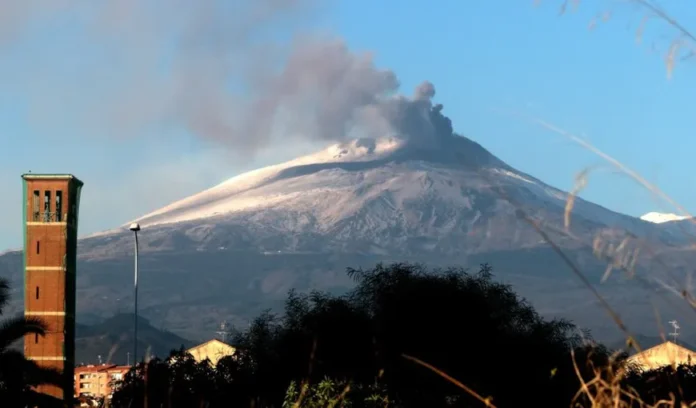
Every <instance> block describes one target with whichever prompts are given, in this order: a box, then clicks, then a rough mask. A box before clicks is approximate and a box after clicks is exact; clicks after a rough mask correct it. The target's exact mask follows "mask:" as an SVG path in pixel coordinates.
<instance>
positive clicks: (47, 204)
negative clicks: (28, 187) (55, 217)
mask: <svg viewBox="0 0 696 408" xmlns="http://www.w3.org/2000/svg"><path fill="white" fill-rule="evenodd" d="M43 212H44V220H43V221H44V222H50V221H51V192H50V191H48V190H46V191H44V208H43Z"/></svg>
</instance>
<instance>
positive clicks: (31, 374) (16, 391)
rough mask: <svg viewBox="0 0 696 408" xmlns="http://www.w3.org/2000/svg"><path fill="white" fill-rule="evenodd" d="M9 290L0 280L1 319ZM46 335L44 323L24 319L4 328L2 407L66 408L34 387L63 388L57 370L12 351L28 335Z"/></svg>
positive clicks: (0, 336)
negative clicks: (57, 407)
mask: <svg viewBox="0 0 696 408" xmlns="http://www.w3.org/2000/svg"><path fill="white" fill-rule="evenodd" d="M9 289H10V287H9V284H8V282H7V280H6V279H4V278H0V315H1V314H2V311H3V309H4V307H5V306H6V305H7V302H8V301H9V299H10V296H9ZM45 331H46V326H45V324H44V323H43V321H41V320H40V319H35V318H30V317H24V316H18V317H12V318H6V319H5V320H4V321H3V322H2V323H1V324H0V406H2V407H25V406H33V405H39V406H41V407H49V406H62V403H61V402H60V401H58V400H56V399H53V398H50V397H45V396H42V395H39V394H37V393H35V392H34V391H33V390H32V389H31V387H33V386H37V385H39V384H53V385H61V384H63V381H64V378H63V376H62V375H61V374H60V373H59V372H57V371H55V370H50V369H45V368H42V367H39V366H38V365H37V364H36V363H34V362H33V361H31V360H27V359H26V358H25V357H24V354H23V353H22V352H21V351H18V350H14V349H12V348H11V346H12V345H13V344H15V343H17V342H19V341H21V340H22V338H23V337H24V336H25V335H28V334H37V335H39V336H42V337H43V336H44V334H45ZM32 404H33V405H32Z"/></svg>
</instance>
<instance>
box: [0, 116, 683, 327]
mask: <svg viewBox="0 0 696 408" xmlns="http://www.w3.org/2000/svg"><path fill="white" fill-rule="evenodd" d="M438 112H439V111H437V110H436V111H435V113H438ZM445 134H446V135H447V136H446V137H438V138H435V139H432V138H431V139H430V140H429V141H428V143H423V142H422V141H421V140H417V139H414V138H410V139H409V138H399V137H383V138H370V139H367V138H364V139H354V140H348V141H343V142H340V143H334V144H332V145H330V146H329V147H327V148H325V149H323V150H321V151H319V152H316V153H314V154H310V155H308V156H304V157H300V158H297V159H294V160H291V161H288V162H285V163H282V164H277V165H273V166H269V167H265V168H261V169H258V170H255V171H251V172H248V173H244V174H241V175H238V176H236V177H233V178H231V179H229V180H227V181H225V182H223V183H222V184H219V185H217V186H215V187H212V188H210V189H208V190H205V191H203V192H201V193H199V194H195V195H193V196H190V197H187V198H185V199H183V200H180V201H177V202H174V203H172V204H170V205H168V206H166V207H163V208H161V209H159V210H156V211H154V212H151V213H149V214H146V215H144V216H143V217H140V218H139V219H137V220H134V221H137V222H139V223H140V224H141V226H142V232H141V233H140V235H139V236H140V238H141V241H140V242H141V251H142V252H141V255H142V256H141V286H140V287H141V289H140V290H141V296H142V297H141V299H142V300H141V304H142V309H141V313H142V314H143V316H145V317H146V318H148V319H149V320H150V321H151V322H153V324H154V325H157V326H158V327H166V328H167V329H168V330H171V331H173V332H175V333H177V334H179V335H181V336H183V337H185V338H189V339H192V340H197V339H201V340H202V339H205V338H207V337H210V335H211V334H212V332H213V331H214V330H215V329H216V328H217V327H218V326H219V323H220V322H221V321H222V320H227V321H229V322H231V323H233V324H237V325H244V324H246V322H248V320H249V319H250V318H252V317H254V316H255V315H256V314H258V313H259V312H261V311H262V310H265V309H266V308H279V307H281V306H282V301H283V299H284V297H285V295H286V294H287V291H288V290H290V289H292V288H296V289H298V290H300V291H302V290H308V289H322V290H328V291H334V292H340V291H343V290H346V288H348V287H349V286H350V285H351V284H352V282H351V281H350V280H349V279H348V278H347V277H346V276H345V273H344V271H345V268H346V267H360V266H367V267H369V266H374V265H375V264H376V263H378V262H405V261H406V262H422V263H426V264H429V265H432V266H434V267H439V266H453V265H457V266H468V267H471V268H473V269H476V268H477V267H478V265H479V264H480V263H484V262H486V263H489V264H491V265H492V267H493V268H494V274H495V276H496V277H497V278H498V279H501V280H503V281H505V282H508V283H510V284H512V285H514V289H515V290H517V291H518V292H519V293H521V294H522V295H523V296H525V297H526V298H527V299H528V300H529V301H531V302H532V304H533V305H535V306H536V307H537V309H538V310H539V311H540V312H541V313H542V314H545V315H548V316H553V317H566V318H570V319H572V320H573V321H575V322H576V323H577V324H579V325H581V326H583V327H586V328H589V329H591V330H593V331H594V333H595V335H596V336H597V337H598V338H611V336H619V335H620V333H619V332H618V331H617V329H616V326H615V324H614V323H613V322H612V321H611V320H610V319H609V318H607V317H606V313H604V311H602V310H601V307H600V306H599V305H598V303H597V301H596V299H595V298H594V297H593V296H592V295H591V294H590V292H589V291H588V290H587V288H586V287H584V286H583V285H582V284H581V283H580V281H579V280H577V279H576V277H575V276H574V272H572V270H571V269H570V268H569V266H568V265H567V263H566V262H565V260H563V259H562V258H561V257H560V256H559V254H558V251H559V250H560V251H562V252H563V253H564V255H565V256H567V257H568V258H569V259H570V260H571V261H572V263H573V265H574V266H575V267H576V268H579V269H580V270H581V271H582V273H583V274H585V275H586V276H587V277H588V279H590V281H591V282H592V283H593V284H596V285H599V286H600V292H601V293H602V294H603V296H605V297H606V298H607V299H608V300H609V301H610V303H611V304H612V305H613V307H615V308H616V309H617V310H624V309H625V312H624V313H623V314H622V316H623V317H624V319H625V320H626V323H627V324H629V323H630V324H629V327H630V326H631V324H632V325H633V327H634V328H635V330H636V331H638V332H643V333H645V334H650V335H652V334H654V333H655V330H656V329H655V325H654V321H652V320H651V319H647V320H646V319H645V315H649V316H652V315H654V305H655V302H656V301H658V302H662V303H660V304H663V305H667V306H669V307H672V309H670V313H672V314H670V318H675V317H678V316H681V313H686V312H685V311H684V310H682V309H683V308H682V309H680V307H681V306H679V305H677V306H676V308H674V307H675V306H674V304H673V303H674V302H677V303H678V299H677V298H676V297H675V296H674V295H673V294H672V293H671V291H673V289H674V286H670V285H673V282H671V281H668V280H667V277H671V278H672V279H673V278H674V276H684V275H685V274H686V273H688V272H689V270H688V265H689V264H690V263H692V261H693V260H692V259H691V258H692V256H691V255H690V254H691V252H690V251H688V250H686V248H688V247H687V245H688V243H689V240H688V239H687V238H688V237H687V236H685V235H680V233H679V231H676V230H675V229H674V228H665V227H664V225H665V224H657V223H653V222H649V221H645V220H641V219H639V218H635V217H631V216H627V215H624V214H620V213H617V212H614V211H611V210H609V209H606V208H604V207H601V206H599V205H596V204H593V203H590V202H588V201H585V200H583V199H581V198H576V199H575V200H574V201H573V205H572V210H571V211H570V213H568V211H567V209H568V194H567V193H566V192H563V191H561V190H559V189H556V188H554V187H551V186H549V185H547V184H545V183H543V182H542V181H540V180H539V179H537V178H535V177H533V176H531V175H529V174H525V173H523V172H521V171H518V170H516V169H514V168H512V167H511V166H509V165H507V164H506V163H504V162H503V161H501V160H500V159H498V158H497V157H495V156H494V155H493V154H491V153H490V152H489V151H487V150H486V149H485V148H483V147H482V146H481V145H479V144H478V143H476V142H474V141H472V140H471V139H469V138H466V137H463V136H459V135H457V134H454V133H453V132H451V127H450V132H449V134H447V132H445ZM127 225H128V224H126V225H124V226H122V227H118V228H115V229H112V230H109V231H104V232H101V233H98V234H94V235H92V236H89V237H85V238H83V239H81V240H80V242H79V251H78V252H79V265H78V268H79V269H78V270H79V272H78V320H81V321H82V322H84V323H93V322H96V321H99V320H100V319H104V318H106V317H109V316H111V315H113V314H114V313H118V312H125V311H128V310H129V308H130V305H132V297H131V296H132V295H131V285H132V283H131V282H132V281H131V279H132V277H131V272H130V271H131V268H132V246H133V241H132V236H131V233H130V232H129V231H128V229H127ZM539 230H541V231H543V235H542V234H540V233H539ZM551 243H553V245H551ZM607 262H610V263H612V264H613V265H614V269H615V270H616V272H614V273H612V274H608V273H607ZM622 269H624V270H629V269H630V279H628V278H627V277H626V276H625V275H626V274H625V273H623V272H621V270H622ZM0 273H1V274H2V275H5V276H10V277H11V278H12V279H13V284H14V287H21V277H22V265H21V254H20V253H17V252H10V253H7V254H5V255H3V256H1V257H0ZM607 275H610V277H609V279H606V278H607ZM637 277H640V279H639V278H637ZM601 282H604V283H601ZM655 299H657V300H655ZM18 304H20V303H18ZM672 310H674V311H672ZM688 330H689V329H688V328H684V333H685V334H686V333H688ZM614 338H615V337H614Z"/></svg>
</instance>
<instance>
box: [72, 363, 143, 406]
mask: <svg viewBox="0 0 696 408" xmlns="http://www.w3.org/2000/svg"><path fill="white" fill-rule="evenodd" d="M130 369H131V366H119V365H114V364H101V365H86V366H81V367H75V377H74V381H75V390H74V395H75V397H76V398H79V397H92V398H105V399H107V400H109V399H111V397H112V396H113V394H114V388H115V385H116V381H120V380H122V379H123V378H124V377H125V376H126V373H127V372H128V370H130Z"/></svg>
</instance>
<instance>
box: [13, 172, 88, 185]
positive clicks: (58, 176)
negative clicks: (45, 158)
mask: <svg viewBox="0 0 696 408" xmlns="http://www.w3.org/2000/svg"><path fill="white" fill-rule="evenodd" d="M22 178H23V179H24V180H46V179H58V180H64V179H67V180H72V181H74V182H75V183H77V184H79V185H84V183H83V182H82V181H81V180H80V179H78V178H77V177H75V176H73V175H72V174H60V173H55V174H48V173H47V174H40V173H25V174H22Z"/></svg>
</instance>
